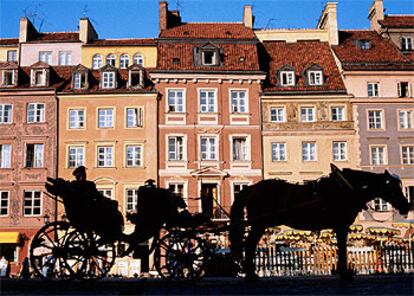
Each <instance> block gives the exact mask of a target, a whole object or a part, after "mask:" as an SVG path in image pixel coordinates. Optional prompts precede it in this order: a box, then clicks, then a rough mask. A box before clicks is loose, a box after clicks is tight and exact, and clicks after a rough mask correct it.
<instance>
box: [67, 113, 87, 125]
mask: <svg viewBox="0 0 414 296" xmlns="http://www.w3.org/2000/svg"><path fill="white" fill-rule="evenodd" d="M85 119H86V112H85V109H82V108H78V109H69V110H68V122H69V125H68V128H69V129H84V128H85Z"/></svg>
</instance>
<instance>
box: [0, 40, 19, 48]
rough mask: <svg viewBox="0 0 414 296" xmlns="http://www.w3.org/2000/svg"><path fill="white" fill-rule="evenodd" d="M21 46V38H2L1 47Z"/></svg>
mask: <svg viewBox="0 0 414 296" xmlns="http://www.w3.org/2000/svg"><path fill="white" fill-rule="evenodd" d="M13 45H16V46H17V45H19V38H0V46H13Z"/></svg>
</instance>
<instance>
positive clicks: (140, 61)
mask: <svg viewBox="0 0 414 296" xmlns="http://www.w3.org/2000/svg"><path fill="white" fill-rule="evenodd" d="M133 63H134V64H137V65H141V66H144V56H143V55H142V54H140V53H136V54H135V55H134V57H133Z"/></svg>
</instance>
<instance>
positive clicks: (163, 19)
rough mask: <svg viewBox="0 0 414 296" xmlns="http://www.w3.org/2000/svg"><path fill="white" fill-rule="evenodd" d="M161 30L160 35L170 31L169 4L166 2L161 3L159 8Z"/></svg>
mask: <svg viewBox="0 0 414 296" xmlns="http://www.w3.org/2000/svg"><path fill="white" fill-rule="evenodd" d="M158 9H159V12H158V13H159V16H158V18H159V19H158V21H159V30H160V33H161V32H162V31H164V30H167V29H168V3H167V2H166V1H160V3H159V6H158Z"/></svg>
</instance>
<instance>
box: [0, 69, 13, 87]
mask: <svg viewBox="0 0 414 296" xmlns="http://www.w3.org/2000/svg"><path fill="white" fill-rule="evenodd" d="M14 72H15V71H14V70H3V73H2V79H1V85H2V86H13V85H15V78H14V75H15V73H14Z"/></svg>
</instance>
